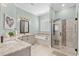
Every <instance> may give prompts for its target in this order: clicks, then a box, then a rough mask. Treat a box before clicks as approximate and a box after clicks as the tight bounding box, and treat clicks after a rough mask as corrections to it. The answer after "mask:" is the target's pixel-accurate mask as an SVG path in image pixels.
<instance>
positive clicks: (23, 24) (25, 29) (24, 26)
mask: <svg viewBox="0 0 79 59" xmlns="http://www.w3.org/2000/svg"><path fill="white" fill-rule="evenodd" d="M20 33H29V21H26V20H20Z"/></svg>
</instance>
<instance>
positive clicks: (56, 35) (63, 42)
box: [52, 19, 78, 55]
mask: <svg viewBox="0 0 79 59" xmlns="http://www.w3.org/2000/svg"><path fill="white" fill-rule="evenodd" d="M77 28H78V21H77V20H74V19H67V20H66V19H65V20H62V19H60V20H57V21H55V22H54V23H53V35H52V36H53V37H52V41H53V47H54V48H57V49H59V50H61V51H63V52H64V53H66V54H68V55H76V54H77V51H76V50H77V48H78V46H77V44H78V42H77V41H78V30H77Z"/></svg>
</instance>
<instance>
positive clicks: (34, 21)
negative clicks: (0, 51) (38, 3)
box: [0, 3, 38, 35]
mask: <svg viewBox="0 0 79 59" xmlns="http://www.w3.org/2000/svg"><path fill="white" fill-rule="evenodd" d="M4 13H5V15H8V16H11V17H13V18H14V19H15V20H16V28H15V29H14V30H7V29H5V28H4V25H3V24H4V17H3V15H4ZM19 16H29V17H30V30H29V31H30V32H31V33H37V32H38V17H37V16H35V15H33V14H31V13H28V12H26V11H24V10H22V9H20V8H18V7H16V6H15V5H14V4H12V3H9V4H7V6H6V7H5V6H2V5H1V4H0V35H5V34H6V33H7V32H9V31H16V30H17V32H18V33H19V24H20V23H19V20H18V17H19Z"/></svg>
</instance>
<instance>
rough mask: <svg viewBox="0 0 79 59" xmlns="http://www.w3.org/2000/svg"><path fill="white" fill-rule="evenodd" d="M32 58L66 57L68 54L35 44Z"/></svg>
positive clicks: (32, 49)
mask: <svg viewBox="0 0 79 59" xmlns="http://www.w3.org/2000/svg"><path fill="white" fill-rule="evenodd" d="M31 56H66V54H64V53H63V52H61V51H58V50H57V49H54V48H49V47H47V46H45V45H40V44H35V45H33V46H32V48H31Z"/></svg>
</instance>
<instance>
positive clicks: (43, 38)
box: [35, 32, 51, 47]
mask: <svg viewBox="0 0 79 59" xmlns="http://www.w3.org/2000/svg"><path fill="white" fill-rule="evenodd" d="M35 39H36V42H37V43H39V44H43V45H47V46H49V47H50V46H51V39H50V34H49V33H47V32H42V33H38V34H36V35H35Z"/></svg>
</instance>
